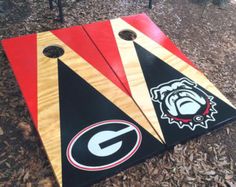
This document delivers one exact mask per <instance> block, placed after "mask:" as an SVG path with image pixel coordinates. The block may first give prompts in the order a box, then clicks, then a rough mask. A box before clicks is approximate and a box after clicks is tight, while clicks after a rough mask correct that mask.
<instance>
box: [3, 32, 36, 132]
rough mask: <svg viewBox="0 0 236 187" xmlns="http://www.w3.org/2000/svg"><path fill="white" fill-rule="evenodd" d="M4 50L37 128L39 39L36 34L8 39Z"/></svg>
mask: <svg viewBox="0 0 236 187" xmlns="http://www.w3.org/2000/svg"><path fill="white" fill-rule="evenodd" d="M2 45H3V48H4V50H5V52H6V54H7V57H8V59H9V61H10V64H11V67H12V69H13V71H14V74H15V76H16V79H17V81H18V84H19V86H20V90H21V91H22V94H23V96H24V98H25V101H26V104H27V106H28V108H29V111H30V114H31V116H32V119H33V122H34V124H35V126H36V128H37V39H36V34H31V35H26V36H21V37H17V38H11V39H6V40H3V41H2Z"/></svg>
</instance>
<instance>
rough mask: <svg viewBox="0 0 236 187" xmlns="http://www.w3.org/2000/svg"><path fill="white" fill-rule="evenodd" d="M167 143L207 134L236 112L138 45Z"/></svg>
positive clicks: (143, 69) (176, 142)
mask: <svg viewBox="0 0 236 187" xmlns="http://www.w3.org/2000/svg"><path fill="white" fill-rule="evenodd" d="M134 46H135V49H136V52H137V55H138V58H139V62H140V64H141V67H142V71H143V74H144V77H145V80H146V83H147V86H148V89H149V91H150V97H151V98H152V101H153V105H154V107H155V110H156V114H157V116H158V119H159V122H160V124H161V128H162V131H163V133H164V137H165V140H166V143H167V144H168V145H169V146H172V145H175V144H178V143H181V142H185V141H186V140H188V139H191V138H193V137H196V136H199V135H201V134H204V133H207V132H209V131H211V130H213V129H215V128H218V127H221V126H223V125H224V124H225V123H226V122H229V121H231V120H233V119H235V118H236V110H235V109H234V108H232V107H231V106H229V105H228V104H226V103H225V102H223V101H222V100H221V99H219V98H217V97H216V96H214V95H213V94H212V93H210V92H208V91H207V90H205V89H204V88H202V87H201V86H200V85H197V84H196V83H194V82H192V81H191V80H190V79H189V78H187V77H186V76H184V75H183V74H182V73H180V72H178V71H177V70H175V69H174V68H172V67H171V66H169V65H168V64H166V63H165V62H163V61H162V60H161V59H159V58H158V57H156V56H154V55H153V54H152V53H150V52H149V51H147V50H146V49H144V48H143V47H142V46H140V45H139V44H137V43H135V42H134Z"/></svg>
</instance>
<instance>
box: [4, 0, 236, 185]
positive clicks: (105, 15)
mask: <svg viewBox="0 0 236 187" xmlns="http://www.w3.org/2000/svg"><path fill="white" fill-rule="evenodd" d="M196 2H197V0H195V2H193V1H189V0H178V1H173V0H158V1H157V0H154V2H153V3H154V7H153V9H152V10H149V9H148V8H147V4H148V1H147V0H135V1H133V0H106V1H102V0H67V1H64V6H65V8H64V12H65V23H64V24H60V23H57V22H55V21H53V18H54V17H55V12H54V11H50V10H49V7H48V3H47V1H46V0H14V1H13V0H11V2H10V1H9V0H0V39H3V38H9V37H15V36H19V35H23V34H29V33H35V32H42V31H46V30H51V29H56V28H62V27H69V26H72V25H80V24H85V23H91V22H94V21H98V20H105V19H111V18H115V17H119V16H125V15H131V14H136V13H141V12H145V13H147V14H148V15H149V16H150V17H151V18H152V20H153V21H154V22H155V23H156V24H157V25H158V26H159V27H160V28H161V29H162V30H163V31H164V32H165V33H166V34H167V35H168V36H169V37H170V38H171V39H172V40H173V41H174V42H175V44H176V45H177V46H178V47H179V48H180V49H181V50H182V51H183V52H184V53H185V54H186V55H187V56H188V57H189V58H190V59H191V60H192V61H193V63H195V64H196V65H197V67H198V68H199V69H200V70H201V71H203V72H204V74H205V75H206V76H207V77H208V78H209V79H210V80H211V81H212V82H213V83H215V85H216V86H217V87H218V88H219V89H220V90H221V91H222V92H223V93H224V94H225V95H226V96H227V98H228V99H229V100H230V101H231V102H232V103H233V104H234V105H236V1H235V0H231V2H229V3H228V4H226V5H224V6H223V7H219V6H217V5H214V4H212V3H211V2H209V1H204V0H202V2H203V3H199V2H198V3H196ZM3 10H4V11H3ZM235 181H236V123H235V122H234V123H232V124H228V125H227V126H226V127H224V128H222V129H220V130H217V131H214V132H212V133H209V134H207V135H204V136H202V137H200V138H197V139H194V140H191V141H189V142H187V143H186V144H184V145H177V146H175V148H174V150H172V151H166V152H165V153H163V154H162V155H159V156H156V157H153V158H151V159H148V160H147V161H146V162H144V163H141V164H139V165H137V166H134V167H132V168H130V169H128V170H126V171H123V172H121V173H118V174H117V175H115V176H113V177H111V178H107V179H106V180H104V181H102V182H100V183H98V184H95V185H94V186H96V187H100V186H110V187H112V186H113V187H118V186H124V187H126V186H135V187H139V186H147V187H151V186H230V187H235V186H236V184H235V183H234V182H235ZM3 186H4V187H5V186H27V187H30V186H48V187H50V186H57V184H56V182H55V178H54V176H53V173H52V169H51V167H50V165H49V162H48V161H47V158H46V154H45V152H44V149H43V147H42V144H41V142H40V140H39V137H38V136H37V133H36V131H35V129H34V127H33V123H32V121H31V118H30V115H29V112H28V110H27V108H26V105H25V102H24V100H23V98H22V94H21V92H20V90H19V87H18V85H17V82H16V80H15V78H14V75H13V73H12V71H11V69H10V66H9V64H8V61H7V59H6V56H5V55H4V52H3V50H2V47H0V187H3Z"/></svg>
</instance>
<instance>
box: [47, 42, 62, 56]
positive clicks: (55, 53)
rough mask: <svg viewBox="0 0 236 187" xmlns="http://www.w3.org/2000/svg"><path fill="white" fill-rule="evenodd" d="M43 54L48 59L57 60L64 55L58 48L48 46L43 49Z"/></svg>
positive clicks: (60, 48)
mask: <svg viewBox="0 0 236 187" xmlns="http://www.w3.org/2000/svg"><path fill="white" fill-rule="evenodd" d="M43 54H44V55H45V56H46V57H48V58H59V57H60V56H62V55H63V54H64V49H63V48H62V47H60V46H56V45H50V46H48V47H46V48H44V50H43Z"/></svg>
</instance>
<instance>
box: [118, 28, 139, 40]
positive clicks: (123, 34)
mask: <svg viewBox="0 0 236 187" xmlns="http://www.w3.org/2000/svg"><path fill="white" fill-rule="evenodd" d="M119 37H120V38H121V39H123V40H127V41H133V40H135V39H136V38H137V34H136V33H135V32H134V31H132V30H128V29H126V30H123V31H120V32H119Z"/></svg>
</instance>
